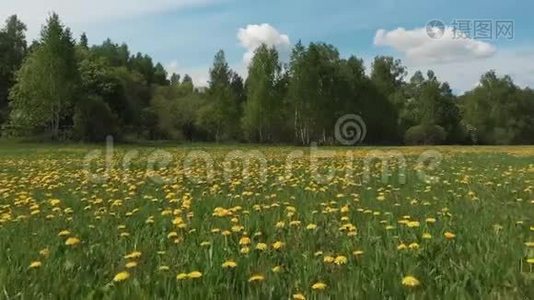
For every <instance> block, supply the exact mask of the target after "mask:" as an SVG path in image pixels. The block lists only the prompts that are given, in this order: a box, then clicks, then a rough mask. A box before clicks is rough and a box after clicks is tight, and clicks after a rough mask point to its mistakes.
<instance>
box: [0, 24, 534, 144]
mask: <svg viewBox="0 0 534 300" xmlns="http://www.w3.org/2000/svg"><path fill="white" fill-rule="evenodd" d="M25 31H26V26H25V25H24V24H23V23H22V22H21V21H20V20H19V19H18V18H17V16H11V17H9V18H8V19H7V20H6V23H5V25H4V27H2V28H1V29H0V124H2V125H1V126H2V135H3V136H25V137H40V138H42V139H44V140H78V141H87V142H94V141H100V140H103V139H105V137H106V136H108V135H113V136H114V137H115V138H116V139H122V140H125V141H129V140H178V141H215V142H251V143H289V144H302V145H306V144H309V143H310V142H319V143H322V144H335V139H334V128H335V124H336V121H337V120H338V119H339V118H340V117H341V116H343V115H346V114H358V115H360V116H361V117H362V118H363V119H364V120H365V123H366V126H367V132H368V134H367V138H366V140H365V141H364V142H365V143H367V144H533V143H534V91H533V90H532V89H530V88H520V87H518V86H517V85H515V84H514V82H513V81H512V79H511V78H510V77H509V76H502V77H500V76H497V74H496V73H495V72H494V71H489V72H487V73H486V74H484V75H482V76H481V79H480V83H479V84H478V85H477V86H476V87H475V88H473V89H472V90H470V91H467V92H465V93H464V94H463V95H460V96H457V95H455V94H454V93H453V92H452V90H451V87H450V86H449V85H448V83H447V82H442V81H440V80H439V79H438V78H437V77H436V75H435V74H434V73H433V72H432V71H427V72H426V74H424V73H423V72H421V71H417V72H415V73H414V74H413V76H411V78H407V70H406V67H405V66H403V65H402V62H401V61H400V60H398V59H394V58H392V57H388V56H377V57H375V58H374V61H373V62H372V65H371V70H370V71H369V72H366V70H365V66H364V62H363V60H362V59H360V58H358V57H356V56H350V57H349V58H342V57H341V56H340V54H339V52H338V50H337V49H336V48H335V47H334V46H332V45H329V44H325V43H310V44H309V45H304V44H302V43H301V42H299V43H297V44H296V45H295V46H294V47H293V49H292V53H291V57H290V61H289V62H288V63H282V62H281V60H280V57H279V53H278V52H277V50H276V49H275V48H271V47H268V46H267V45H262V46H260V47H259V48H257V49H256V50H255V52H254V56H253V58H252V61H251V62H250V64H249V66H248V77H247V78H246V79H243V78H242V77H241V76H240V75H239V74H237V73H236V72H235V71H233V70H232V69H231V68H230V67H229V65H228V63H227V61H226V58H225V54H224V52H223V51H222V50H220V51H219V52H218V53H217V54H216V55H215V57H214V61H213V66H212V67H211V68H210V70H209V72H210V73H209V78H210V79H209V83H208V86H207V87H195V86H194V84H193V81H192V79H191V77H190V76H188V75H184V76H183V77H182V76H180V75H179V74H174V73H173V74H167V72H166V70H165V68H164V67H163V66H162V64H160V63H155V62H154V61H153V60H152V58H151V57H150V56H149V55H146V54H142V53H137V54H132V53H131V52H130V49H129V48H128V45H126V44H117V43H114V42H112V41H111V40H109V39H107V40H106V41H104V42H103V43H102V44H99V45H92V46H90V45H89V42H88V38H87V36H86V35H85V34H82V35H81V36H80V37H79V38H78V39H77V40H75V39H74V38H73V36H72V33H71V31H70V29H69V28H68V27H66V26H65V25H64V24H63V23H62V22H61V20H60V19H59V17H58V15H57V14H52V15H51V16H50V17H49V18H48V19H47V21H46V24H45V25H44V26H43V27H42V30H41V34H40V38H39V39H38V40H37V41H34V42H33V43H31V44H28V43H27V41H26V37H25Z"/></svg>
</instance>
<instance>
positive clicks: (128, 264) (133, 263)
mask: <svg viewBox="0 0 534 300" xmlns="http://www.w3.org/2000/svg"><path fill="white" fill-rule="evenodd" d="M135 267H137V262H135V261H130V262H128V263H126V269H131V268H135Z"/></svg>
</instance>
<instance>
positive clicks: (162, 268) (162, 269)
mask: <svg viewBox="0 0 534 300" xmlns="http://www.w3.org/2000/svg"><path fill="white" fill-rule="evenodd" d="M158 270H159V271H169V270H170V268H169V266H159V268H158Z"/></svg>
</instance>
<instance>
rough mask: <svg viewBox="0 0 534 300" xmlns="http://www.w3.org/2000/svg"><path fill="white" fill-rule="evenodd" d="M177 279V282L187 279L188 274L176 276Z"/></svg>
mask: <svg viewBox="0 0 534 300" xmlns="http://www.w3.org/2000/svg"><path fill="white" fill-rule="evenodd" d="M176 279H177V280H183V279H187V273H180V274H178V275H176Z"/></svg>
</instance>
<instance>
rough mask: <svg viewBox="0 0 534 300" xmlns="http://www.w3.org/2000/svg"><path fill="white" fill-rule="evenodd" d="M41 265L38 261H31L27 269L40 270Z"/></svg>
mask: <svg viewBox="0 0 534 300" xmlns="http://www.w3.org/2000/svg"><path fill="white" fill-rule="evenodd" d="M42 265H43V264H42V263H41V262H40V261H32V263H31V264H30V266H29V267H28V268H30V269H37V268H40V267H41V266H42Z"/></svg>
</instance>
